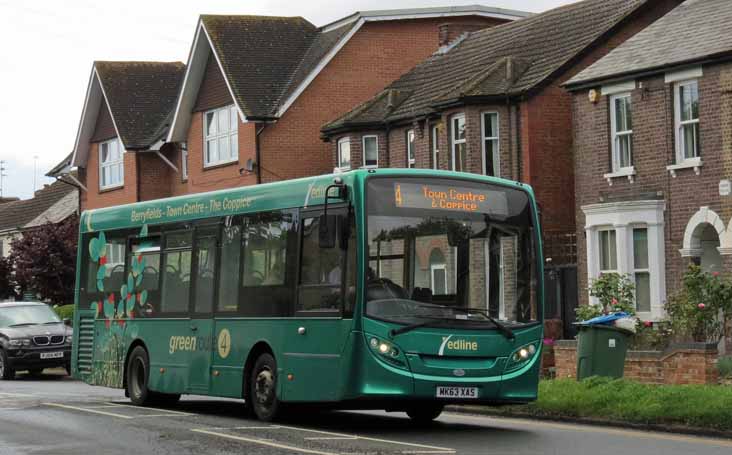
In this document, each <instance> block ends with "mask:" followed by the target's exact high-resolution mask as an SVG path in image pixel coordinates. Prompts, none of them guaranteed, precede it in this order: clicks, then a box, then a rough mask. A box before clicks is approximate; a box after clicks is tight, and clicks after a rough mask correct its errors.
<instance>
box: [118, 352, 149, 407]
mask: <svg viewBox="0 0 732 455" xmlns="http://www.w3.org/2000/svg"><path fill="white" fill-rule="evenodd" d="M138 346H142V348H143V349H144V350H145V352H147V356H148V358H150V350H149V349H148V348H147V345H146V344H145V342H144V341H142V340H141V339H139V338H136V339H134V340H132V343H130V347H128V348H127V353H126V354H125V363H124V365H123V370H122V388H123V389H125V396H127V365H129V363H130V355H131V354H132V351H134V350H135V348H136V347H138Z"/></svg>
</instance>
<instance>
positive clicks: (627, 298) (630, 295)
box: [575, 273, 635, 321]
mask: <svg viewBox="0 0 732 455" xmlns="http://www.w3.org/2000/svg"><path fill="white" fill-rule="evenodd" d="M634 291H635V285H634V284H633V283H632V282H631V281H630V277H629V276H628V275H620V274H618V273H603V274H602V275H601V276H600V277H599V278H597V279H594V280H592V284H591V285H590V295H591V296H592V297H596V298H597V300H598V302H599V305H582V306H580V307H579V308H577V309H576V310H575V312H576V314H577V320H578V321H587V320H589V319H592V318H594V317H597V316H602V315H604V314H610V313H617V312H618V311H623V312H625V313H628V314H630V315H634V314H635V295H634Z"/></svg>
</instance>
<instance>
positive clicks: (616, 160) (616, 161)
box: [610, 92, 635, 175]
mask: <svg viewBox="0 0 732 455" xmlns="http://www.w3.org/2000/svg"><path fill="white" fill-rule="evenodd" d="M626 98H627V99H628V101H629V102H630V115H631V125H632V122H633V120H632V115H633V100H632V98H631V95H630V92H624V93H618V94H616V95H611V96H610V141H611V146H610V149H611V150H612V166H613V168H612V171H613V173H615V174H622V175H628V174H629V173H631V172H632V171H633V170H634V169H635V166H634V165H633V129H632V126H631V129H629V130H622V131H619V130H618V124H617V123H618V122H617V115H616V114H617V108H616V106H615V102H616V101H617V100H619V99H626ZM621 137H630V142H629V145H628V147H629V151H630V156H629V157H628V158H629V162H630V164H629V165H628V166H620V147H618V140H619V139H620V138H621Z"/></svg>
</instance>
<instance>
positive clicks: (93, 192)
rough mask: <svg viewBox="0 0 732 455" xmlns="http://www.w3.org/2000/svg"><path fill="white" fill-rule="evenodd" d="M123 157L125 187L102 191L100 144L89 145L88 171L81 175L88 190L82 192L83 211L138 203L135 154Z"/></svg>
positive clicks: (129, 153) (126, 153)
mask: <svg viewBox="0 0 732 455" xmlns="http://www.w3.org/2000/svg"><path fill="white" fill-rule="evenodd" d="M122 156H123V162H124V185H123V186H121V187H118V188H113V189H109V190H100V189H99V143H97V142H94V143H92V144H90V145H89V158H88V160H87V164H86V169H85V172H83V173H80V175H79V177H80V179H81V181H82V183H84V185H85V186H86V187H87V189H88V191H82V197H81V209H82V210H88V209H95V208H99V207H109V206H111V205H119V204H128V203H131V202H137V178H136V174H137V163H136V157H135V152H125V153H124V154H123V155H122Z"/></svg>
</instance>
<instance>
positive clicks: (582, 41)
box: [322, 0, 680, 264]
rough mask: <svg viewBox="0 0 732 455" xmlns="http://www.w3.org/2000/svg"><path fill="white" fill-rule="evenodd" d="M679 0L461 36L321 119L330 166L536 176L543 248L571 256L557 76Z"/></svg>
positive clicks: (544, 18)
mask: <svg viewBox="0 0 732 455" xmlns="http://www.w3.org/2000/svg"><path fill="white" fill-rule="evenodd" d="M679 2H680V0H674V1H671V0H668V1H666V0H661V1H646V0H630V1H629V0H586V1H582V2H578V3H574V4H571V5H567V6H563V7H560V8H556V9H553V10H550V11H546V12H544V13H541V14H537V15H534V16H532V17H529V18H526V19H522V20H520V21H515V22H512V23H508V24H504V25H500V26H497V27H493V28H490V29H484V30H480V31H475V32H472V33H470V34H468V35H463V36H460V37H459V38H458V39H456V40H454V41H453V42H451V43H450V44H449V45H448V46H444V47H442V48H441V49H440V50H439V51H437V52H436V53H435V54H433V55H432V56H430V57H429V58H427V59H426V60H424V61H423V62H421V63H420V64H419V65H417V66H415V67H414V68H413V69H411V70H410V71H409V72H408V73H406V74H404V75H403V76H402V77H400V78H399V79H397V80H396V81H393V82H392V83H391V84H390V85H388V86H387V87H386V88H384V89H383V90H382V91H381V92H379V93H378V94H377V95H376V96H374V97H373V98H371V99H370V100H368V101H366V102H365V103H362V104H361V105H359V106H357V107H356V108H354V109H353V110H351V111H350V112H348V113H347V114H345V115H343V116H341V117H340V118H337V119H336V120H334V121H331V122H330V123H328V124H326V125H325V126H324V127H323V128H322V134H323V138H324V140H326V141H329V142H330V143H331V147H332V148H331V159H332V160H333V161H332V166H334V167H335V168H339V169H348V168H356V167H362V166H365V167H369V166H380V167H421V168H428V167H431V168H435V169H448V170H457V171H464V172H473V173H480V174H488V175H495V176H500V177H504V178H509V179H513V180H521V181H523V182H526V183H529V184H531V185H532V186H533V188H534V190H535V191H536V194H537V196H538V200H539V202H540V204H541V206H542V215H543V227H544V232H545V247H546V249H547V256H550V257H552V258H553V260H554V263H555V264H561V263H572V262H574V251H573V238H574V233H575V222H574V218H575V215H574V208H573V204H572V197H573V196H572V195H573V194H574V192H573V186H574V176H573V171H572V169H573V164H572V136H571V134H569V131H570V129H571V126H572V113H571V109H570V107H571V96H570V95H569V94H568V93H567V92H566V91H565V90H564V89H563V88H562V87H561V84H562V83H563V82H565V81H567V80H568V79H569V78H571V77H572V76H574V75H575V74H577V73H578V72H579V71H581V70H582V69H584V68H586V67H587V66H588V65H590V64H591V63H593V62H595V61H596V60H598V59H599V58H600V57H602V56H603V55H605V54H606V53H607V52H608V51H609V50H611V49H612V48H614V47H615V46H617V45H618V44H619V43H621V42H623V41H625V40H626V39H627V38H628V37H630V36H632V35H634V34H635V33H637V32H638V31H639V30H641V29H643V28H644V27H646V26H647V25H648V24H650V23H652V22H653V21H655V20H656V19H657V18H658V17H660V16H662V15H663V14H665V13H666V12H667V11H669V10H670V9H671V8H672V7H673V6H675V5H677V4H678V3H679Z"/></svg>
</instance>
